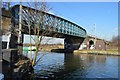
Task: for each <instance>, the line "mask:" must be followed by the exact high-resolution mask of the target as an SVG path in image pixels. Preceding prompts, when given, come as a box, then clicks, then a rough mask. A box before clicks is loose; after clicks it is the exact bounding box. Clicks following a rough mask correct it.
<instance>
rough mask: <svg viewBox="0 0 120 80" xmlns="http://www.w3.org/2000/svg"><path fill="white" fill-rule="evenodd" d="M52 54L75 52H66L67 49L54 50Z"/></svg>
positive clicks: (70, 51)
mask: <svg viewBox="0 0 120 80" xmlns="http://www.w3.org/2000/svg"><path fill="white" fill-rule="evenodd" d="M51 52H56V53H73V52H74V50H70V49H69V50H66V49H52V50H51Z"/></svg>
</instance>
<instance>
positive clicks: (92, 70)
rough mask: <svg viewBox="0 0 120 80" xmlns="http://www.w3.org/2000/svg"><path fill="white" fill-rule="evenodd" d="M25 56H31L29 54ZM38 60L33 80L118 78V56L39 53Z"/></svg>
mask: <svg viewBox="0 0 120 80" xmlns="http://www.w3.org/2000/svg"><path fill="white" fill-rule="evenodd" d="M25 55H27V56H29V57H30V56H31V55H30V53H29V52H27V53H25ZM33 55H34V52H33V53H32V56H33ZM39 58H40V60H39V61H38V63H37V64H36V66H35V67H34V76H32V79H34V80H38V79H48V80H49V79H51V80H76V79H77V80H81V79H83V78H87V79H88V78H109V79H110V78H118V59H119V58H120V57H118V56H107V55H95V54H70V53H53V52H39V54H38V58H37V59H39ZM109 79H108V80H109Z"/></svg>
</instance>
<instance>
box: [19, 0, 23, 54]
mask: <svg viewBox="0 0 120 80" xmlns="http://www.w3.org/2000/svg"><path fill="white" fill-rule="evenodd" d="M21 19H22V0H21V2H20V7H19V33H18V50H19V52H20V53H22V51H23V50H22V48H23V45H22V44H23V34H22V20H21Z"/></svg>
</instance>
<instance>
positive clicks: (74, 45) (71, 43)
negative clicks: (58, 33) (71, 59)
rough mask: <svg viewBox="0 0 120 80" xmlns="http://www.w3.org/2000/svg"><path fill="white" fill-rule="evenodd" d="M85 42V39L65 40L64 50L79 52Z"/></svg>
mask: <svg viewBox="0 0 120 80" xmlns="http://www.w3.org/2000/svg"><path fill="white" fill-rule="evenodd" d="M83 41H84V38H65V40H64V49H65V50H77V49H79V47H80V45H81V44H82V42H83Z"/></svg>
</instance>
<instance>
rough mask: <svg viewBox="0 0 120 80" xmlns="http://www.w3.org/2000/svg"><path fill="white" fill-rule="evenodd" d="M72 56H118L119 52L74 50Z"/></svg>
mask: <svg viewBox="0 0 120 80" xmlns="http://www.w3.org/2000/svg"><path fill="white" fill-rule="evenodd" d="M73 53H74V54H76V53H79V54H99V55H115V56H120V54H119V53H120V51H118V50H106V51H105V50H74V52H73Z"/></svg>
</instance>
